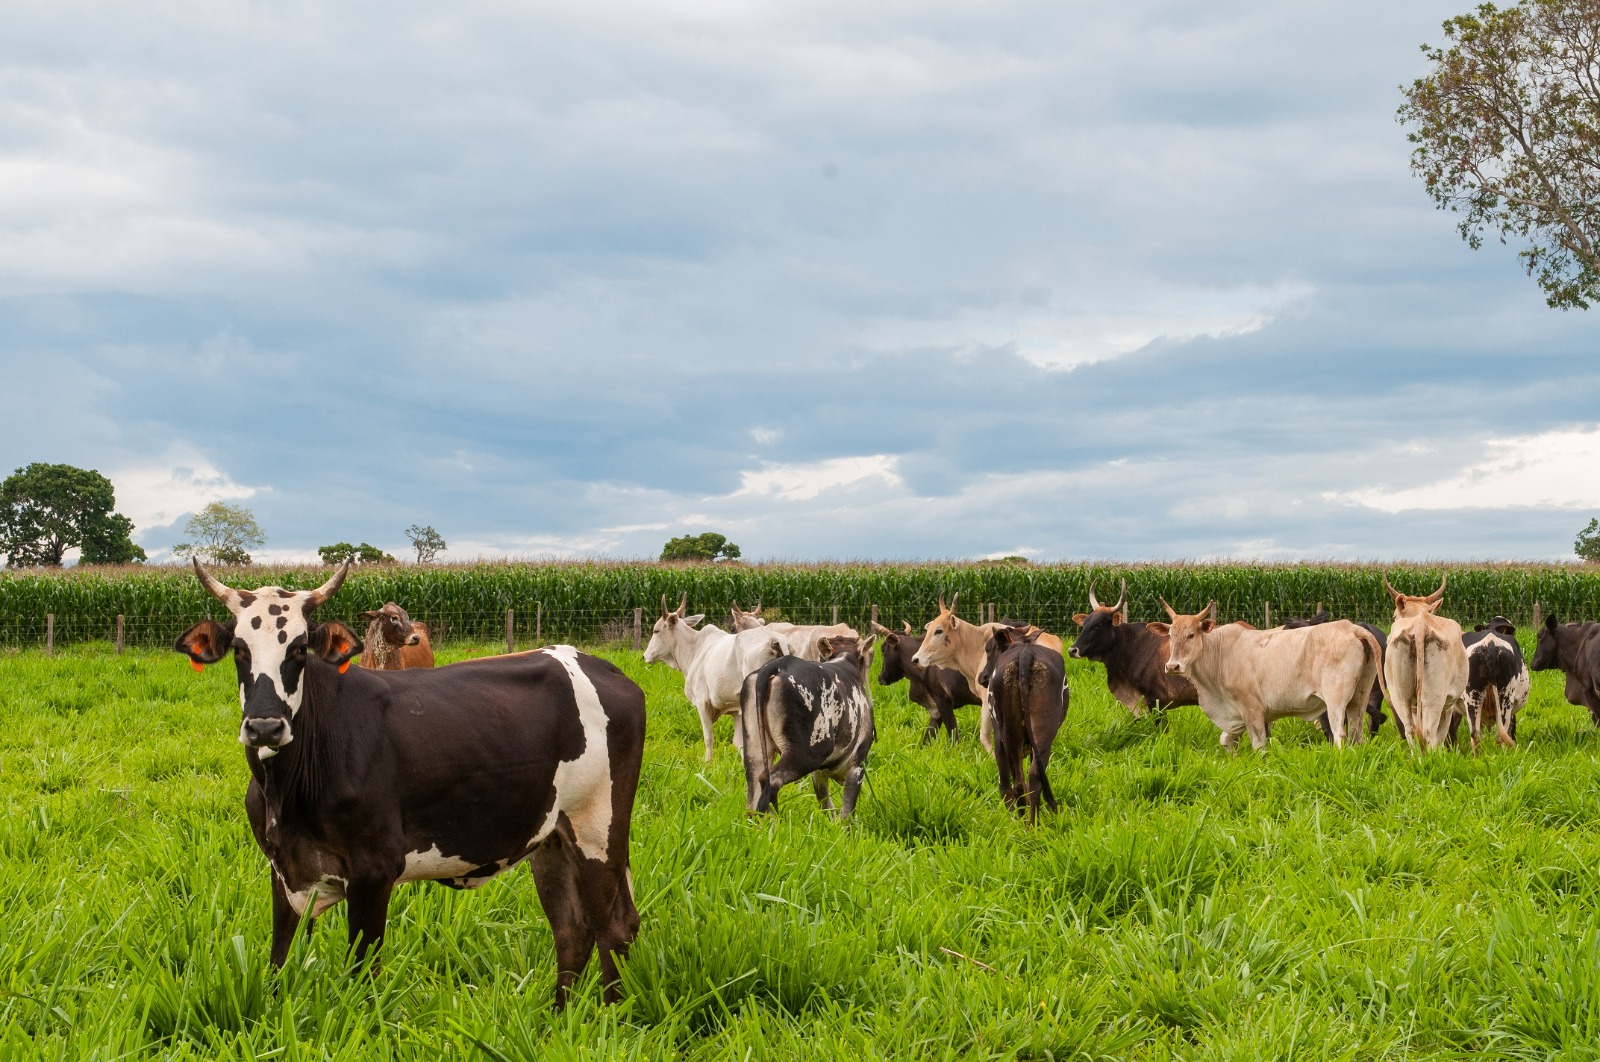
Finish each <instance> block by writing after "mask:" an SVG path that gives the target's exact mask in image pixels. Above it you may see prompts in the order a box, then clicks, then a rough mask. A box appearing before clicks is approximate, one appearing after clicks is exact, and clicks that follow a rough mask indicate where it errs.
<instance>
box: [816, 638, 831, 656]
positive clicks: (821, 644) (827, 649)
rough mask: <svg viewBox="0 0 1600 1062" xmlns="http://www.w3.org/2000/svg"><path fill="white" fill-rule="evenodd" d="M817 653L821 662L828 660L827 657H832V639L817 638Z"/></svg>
mask: <svg viewBox="0 0 1600 1062" xmlns="http://www.w3.org/2000/svg"><path fill="white" fill-rule="evenodd" d="M817 652H819V653H821V654H822V657H821V659H823V660H826V659H828V657H830V656H832V655H833V639H832V638H818V639H817Z"/></svg>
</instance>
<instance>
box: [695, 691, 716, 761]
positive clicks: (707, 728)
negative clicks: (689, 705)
mask: <svg viewBox="0 0 1600 1062" xmlns="http://www.w3.org/2000/svg"><path fill="white" fill-rule="evenodd" d="M698 707H699V711H700V733H701V735H702V736H703V737H704V738H705V742H706V762H707V763H710V762H711V748H712V743H713V741H714V740H715V737H714V734H713V727H715V726H716V722H717V713H716V711H715V710H713V709H712V707H711V705H709V704H702V705H699V706H698Z"/></svg>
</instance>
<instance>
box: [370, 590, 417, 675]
mask: <svg viewBox="0 0 1600 1062" xmlns="http://www.w3.org/2000/svg"><path fill="white" fill-rule="evenodd" d="M361 618H362V619H364V620H366V621H367V634H366V637H365V638H364V639H363V642H364V643H365V646H366V648H364V649H362V650H361V666H362V667H369V668H375V669H376V670H378V671H403V670H405V669H406V668H408V667H432V666H433V646H432V644H430V643H429V641H428V626H427V624H425V623H420V622H417V621H415V620H413V619H412V618H411V616H410V615H409V614H408V613H407V612H406V610H405V609H403V608H401V607H400V606H399V605H397V604H395V603H394V602H393V601H388V602H385V603H384V606H383V607H382V608H380V609H378V610H377V611H375V612H363V613H361Z"/></svg>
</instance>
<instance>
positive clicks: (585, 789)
mask: <svg viewBox="0 0 1600 1062" xmlns="http://www.w3.org/2000/svg"><path fill="white" fill-rule="evenodd" d="M539 651H540V652H542V653H546V654H548V655H549V656H550V657H552V658H554V659H555V660H557V661H559V662H560V664H561V666H562V667H563V668H565V669H566V672H567V676H568V678H570V679H571V680H572V694H573V698H574V699H575V700H576V701H577V702H578V722H579V723H580V725H582V727H583V752H582V754H580V755H579V756H578V758H577V759H575V760H563V761H562V762H561V763H559V764H557V765H556V775H555V779H554V780H553V782H552V783H551V788H552V789H554V790H555V797H554V803H553V804H552V805H551V807H550V814H549V815H548V816H546V818H545V820H544V822H543V824H541V825H540V827H539V832H538V833H536V834H534V835H533V837H532V839H531V840H529V841H528V847H529V848H532V847H533V846H534V845H536V844H539V843H540V842H541V841H543V840H544V839H545V838H547V837H549V836H550V831H552V830H554V829H555V828H556V820H557V817H558V816H559V815H560V814H561V813H562V812H566V815H567V821H568V822H570V823H571V824H572V833H573V837H574V839H575V840H576V841H577V843H578V850H579V851H581V852H582V853H583V854H584V855H586V856H588V857H589V858H590V859H601V860H603V859H605V858H606V857H607V855H608V854H609V853H610V851H611V753H610V749H609V748H608V747H607V745H606V712H605V709H604V708H603V707H601V705H600V693H599V691H597V690H596V689H595V688H594V683H593V682H590V681H589V676H588V675H585V674H584V673H583V669H582V668H581V667H579V666H578V650H576V649H574V648H573V647H572V646H570V645H552V646H550V647H549V648H547V649H541V650H539Z"/></svg>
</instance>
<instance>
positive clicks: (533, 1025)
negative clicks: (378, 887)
mask: <svg viewBox="0 0 1600 1062" xmlns="http://www.w3.org/2000/svg"><path fill="white" fill-rule="evenodd" d="M482 651H485V650H482V649H480V650H478V652H482ZM444 655H446V656H448V657H451V658H458V657H461V656H464V655H474V651H473V650H470V649H465V648H461V649H452V650H450V651H449V652H448V653H446V654H444ZM607 655H609V656H610V657H611V658H612V659H614V660H616V661H617V662H618V663H619V664H620V665H621V666H622V667H624V668H625V669H626V670H627V671H628V672H629V674H631V675H633V676H634V677H635V678H636V679H638V680H639V681H640V682H641V684H643V685H644V687H645V689H646V692H647V693H648V696H649V704H650V724H649V742H648V746H647V749H646V756H645V761H646V762H645V769H644V778H643V784H642V787H641V790H640V794H639V799H638V804H637V806H636V809H635V812H634V825H635V841H634V849H633V867H634V878H635V883H636V886H637V891H638V897H639V903H640V907H641V910H642V915H643V920H644V925H643V929H642V931H641V933H640V936H639V940H638V943H637V944H636V946H635V949H634V952H633V958H632V961H631V963H630V964H629V966H628V968H627V972H626V992H627V1001H626V1002H625V1003H624V1004H622V1005H621V1006H617V1007H613V1008H601V1007H599V1006H597V1005H596V1003H595V998H596V995H597V993H596V990H595V985H594V983H593V979H592V977H591V978H590V979H589V980H588V981H587V982H586V983H585V985H584V987H583V990H582V992H581V993H580V996H579V998H578V1000H577V1001H576V1002H575V1004H574V1005H573V1006H572V1007H571V1008H570V1009H569V1011H568V1012H567V1013H566V1014H564V1015H560V1016H556V1015H553V1014H552V1013H551V1012H550V1009H549V1001H550V994H551V990H552V986H553V979H554V959H553V952H552V948H551V944H550V935H549V930H548V927H547V926H546V924H545V921H544V917H543V915H542V913H541V912H540V909H539V905H538V900H537V897H536V895H535V892H534V889H533V883H532V881H531V880H530V879H529V877H528V876H527V875H526V873H525V872H518V873H515V874H509V875H506V876H504V877H502V878H499V879H497V880H495V881H492V882H490V883H489V884H487V885H486V886H484V887H483V888H482V889H480V890H478V891H477V892H475V893H460V892H455V891H452V890H449V889H444V888H440V887H437V886H432V885H407V886H402V887H400V888H399V889H398V890H396V895H395V900H394V904H393V907H392V910H391V918H390V933H389V936H388V938H387V941H386V944H385V952H384V960H383V964H382V967H381V969H380V970H379V971H378V972H377V973H376V975H375V976H373V977H371V978H366V977H352V976H349V975H347V974H346V973H344V972H342V957H343V941H344V926H343V916H342V913H341V912H342V908H341V909H336V911H335V912H333V913H331V914H329V915H327V916H325V918H324V919H323V926H322V928H321V929H319V930H318V932H317V934H316V935H315V936H314V937H312V938H311V939H310V940H309V941H304V940H302V941H301V942H299V943H297V944H296V946H295V950H294V952H293V953H292V955H291V959H290V962H289V965H288V968H287V969H286V970H285V971H284V972H282V973H281V974H279V973H273V972H271V971H270V970H269V969H268V967H267V962H266V956H267V945H268V938H269V911H268V899H267V897H268V887H267V874H266V869H265V863H264V861H263V859H262V857H261V855H260V854H259V853H258V852H257V851H256V849H255V846H254V844H253V842H252V841H251V839H250V835H249V831H248V828H247V826H246V823H245V818H244V813H243V809H242V807H241V797H242V795H243V791H244V786H245V780H246V772H245V767H244V764H243V762H242V754H241V752H240V750H239V746H238V745H237V743H236V742H235V738H234V734H235V730H236V725H237V724H236V713H237V711H238V708H237V699H236V697H235V695H234V693H233V691H232V689H231V687H230V683H231V671H230V669H228V668H226V667H219V668H212V669H210V670H208V671H207V672H206V673H205V674H204V675H195V674H194V673H193V672H191V671H190V670H189V669H188V667H187V666H186V663H185V661H184V660H183V659H182V658H180V657H178V656H177V655H176V654H173V653H159V652H142V651H138V652H132V651H131V652H129V653H127V654H125V655H123V656H121V657H117V656H114V655H112V654H110V653H109V651H108V650H107V649H106V648H105V647H104V646H92V645H91V646H83V647H76V648H73V649H71V650H68V651H66V652H63V653H59V654H58V655H57V656H56V657H55V658H54V659H48V660H47V659H45V658H44V657H42V655H40V654H38V653H34V652H30V653H23V654H15V653H12V654H10V655H0V1058H7V1059H9V1058H58V1059H64V1060H65V1059H72V1060H79V1059H108V1060H109V1059H113V1058H140V1057H164V1058H183V1059H268V1058H270V1059H317V1058H340V1059H369V1058H407V1059H413V1058H414V1059H437V1058H483V1059H497V1060H498V1059H519V1060H520V1059H530V1060H531V1059H558V1060H564V1059H609V1058H662V1059H666V1058H690V1059H730V1060H733V1059H741V1060H742V1059H752V1060H757V1059H771V1060H787V1059H797V1058H825V1059H841V1058H851V1059H854V1058H869V1059H877V1058H883V1059H889V1058H893V1059H930V1060H932V1059H989V1058H992V1059H1068V1058H1092V1057H1107V1058H1128V1057H1132V1058H1168V1057H1174V1056H1178V1057H1186V1058H1187V1057H1196V1058H1198V1057H1204V1058H1273V1059H1278V1058H1330V1059H1333V1058H1337V1059H1345V1058H1348V1059H1369V1058H1380V1057H1393V1058H1410V1057H1423V1056H1432V1057H1466V1056H1469V1055H1470V1056H1476V1057H1482V1056H1489V1057H1503V1058H1529V1059H1533V1058H1539V1059H1543V1058H1552V1057H1560V1058H1574V1059H1575V1058H1590V1057H1596V1056H1597V1055H1600V906H1597V902H1596V901H1597V899H1600V873H1597V870H1596V868H1597V867H1600V766H1597V763H1596V750H1597V747H1600V738H1597V735H1596V733H1595V732H1594V730H1593V728H1592V727H1591V726H1590V724H1589V721H1588V718H1587V715H1586V713H1584V712H1583V711H1582V710H1581V709H1577V708H1573V707H1571V706H1568V705H1566V704H1565V702H1564V701H1563V700H1562V697H1561V683H1560V678H1559V676H1558V675H1553V674H1541V675H1538V676H1536V677H1535V681H1534V688H1533V698H1532V702H1531V704H1530V706H1529V708H1528V709H1527V711H1526V713H1525V715H1524V716H1523V718H1522V722H1521V724H1520V728H1519V729H1520V733H1521V735H1522V745H1521V747H1519V748H1517V749H1516V750H1512V751H1505V750H1501V749H1498V748H1494V747H1492V746H1491V747H1490V749H1489V750H1488V751H1486V752H1485V754H1484V755H1483V756H1482V757H1481V758H1477V759H1474V758H1472V757H1471V756H1469V755H1465V754H1462V753H1457V752H1443V753H1439V754H1435V755H1432V756H1430V757H1427V758H1419V757H1416V756H1414V755H1412V754H1411V753H1410V752H1409V751H1408V750H1407V749H1406V748H1405V747H1404V746H1402V745H1401V744H1400V743H1399V742H1398V741H1397V739H1396V736H1395V732H1394V729H1393V725H1392V723H1391V724H1389V725H1386V726H1385V727H1384V730H1383V732H1382V734H1381V736H1380V737H1379V738H1378V739H1376V740H1375V741H1373V742H1372V743H1370V744H1368V745H1367V746H1365V747H1361V748H1357V749H1352V750H1347V751H1345V752H1344V753H1342V754H1341V753H1338V752H1336V751H1335V750H1333V749H1332V748H1330V747H1328V746H1326V745H1325V744H1323V743H1322V741H1321V739H1320V737H1319V736H1317V735H1316V734H1315V733H1314V731H1313V730H1312V729H1311V728H1310V727H1309V726H1307V725H1305V724H1301V723H1294V722H1290V723H1281V724H1279V725H1278V727H1277V728H1276V729H1275V730H1274V734H1273V744H1272V746H1271V747H1270V749H1269V750H1268V751H1267V753H1266V754H1264V755H1263V754H1256V753H1253V752H1250V751H1248V750H1247V751H1244V752H1241V753H1240V754H1239V755H1238V756H1237V757H1233V758H1230V757H1228V756H1227V755H1226V754H1224V753H1223V752H1222V751H1221V750H1220V749H1218V748H1217V742H1216V733H1217V732H1216V729H1215V728H1214V727H1213V726H1212V725H1211V724H1210V723H1209V722H1207V721H1206V719H1205V718H1204V716H1202V715H1201V714H1200V713H1199V711H1198V709H1192V708H1191V709H1180V710H1178V711H1176V712H1174V713H1173V715H1172V716H1171V718H1170V720H1169V721H1168V722H1167V724H1166V725H1164V726H1163V725H1160V724H1158V723H1155V722H1152V721H1149V720H1140V721H1135V720H1132V719H1130V718H1129V717H1128V715H1127V713H1126V712H1125V711H1124V710H1123V709H1122V708H1121V706H1119V705H1117V704H1115V703H1114V702H1113V701H1112V700H1111V699H1110V697H1109V695H1108V694H1107V692H1106V690H1105V685H1104V681H1103V678H1102V673H1101V672H1100V670H1099V668H1098V667H1096V666H1093V665H1086V664H1078V663H1070V664H1069V673H1070V680H1071V683H1072V688H1073V700H1072V708H1071V711H1070V713H1069V716H1068V719H1067V724H1066V727H1065V728H1064V729H1063V731H1062V735H1061V738H1060V739H1059V740H1058V742H1057V745H1056V754H1055V755H1056V758H1055V761H1054V763H1053V765H1052V771H1051V775H1052V780H1053V783H1054V788H1055V792H1056V793H1057V795H1058V796H1059V798H1060V799H1061V801H1062V804H1063V808H1062V811H1061V812H1060V813H1059V814H1056V815H1049V814H1047V815H1045V816H1044V817H1043V819H1042V820H1041V822H1040V824H1039V826H1038V827H1036V828H1029V827H1028V826H1027V825H1026V824H1025V823H1023V822H1021V821H1018V820H1017V819H1015V818H1013V817H1012V816H1010V815H1008V814H1006V813H1005V812H1004V811H1003V810H1002V808H1001V806H1000V801H999V796H998V794H997V792H996V786H995V779H994V766H993V764H992V762H989V761H987V760H986V759H985V758H984V757H983V755H982V752H981V750H980V749H979V748H978V746H977V744H976V742H975V741H973V740H971V737H973V736H975V727H976V718H975V716H974V714H973V712H974V710H973V709H963V710H962V712H961V714H960V717H961V721H962V726H963V730H964V732H966V733H967V734H968V740H966V741H964V742H963V743H962V744H961V745H959V746H957V747H955V748H948V747H943V746H934V747H922V746H921V745H920V743H919V742H920V736H921V732H922V729H923V726H924V722H925V715H924V713H923V712H922V710H921V709H919V708H916V707H915V706H912V705H908V704H907V702H906V700H905V696H904V689H905V687H904V686H903V685H902V686H900V687H897V688H896V689H895V690H894V691H884V690H882V689H881V688H876V687H875V693H876V699H877V718H878V727H879V742H878V745H877V746H876V747H875V748H874V750H873V755H872V761H871V764H872V771H871V774H870V781H869V786H868V788H867V789H866V790H865V791H864V793H863V795H862V800H861V805H860V808H859V810H858V813H857V817H856V819H855V821H854V822H853V823H852V824H850V825H849V826H848V827H845V828H841V827H840V826H839V825H838V824H837V823H835V822H834V821H832V820H830V819H827V818H825V817H824V816H822V815H821V814H820V813H819V812H818V810H817V808H816V804H815V801H814V800H813V799H812V797H811V796H810V793H809V787H805V786H796V787H791V788H790V789H788V790H786V791H785V792H784V795H783V797H782V799H781V802H780V803H781V807H780V810H779V813H778V814H777V815H776V816H774V817H770V818H763V819H752V818H750V817H747V816H746V815H745V814H744V811H743V799H742V793H743V779H742V775H741V773H740V767H739V764H738V761H737V759H736V757H735V755H734V754H733V751H732V749H731V747H730V746H729V745H728V742H727V738H728V736H729V733H730V724H729V723H728V722H727V721H724V722H723V723H721V724H720V725H719V730H718V734H719V745H718V749H717V757H716V761H715V762H714V763H712V764H710V765H709V766H708V765H704V764H702V763H701V761H700V750H699V745H700V736H699V725H698V722H697V720H696V718H695V716H694V713H693V712H692V711H691V710H690V708H689V706H688V705H687V703H686V702H685V701H684V700H683V697H682V686H681V678H680V676H678V675H677V673H675V672H671V671H668V670H667V669H666V668H664V667H661V666H656V667H652V668H646V667H644V666H643V665H642V664H641V663H640V662H639V659H638V657H637V656H636V655H634V654H629V653H608V654H607ZM980 963H981V964H983V965H979V964H980Z"/></svg>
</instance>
